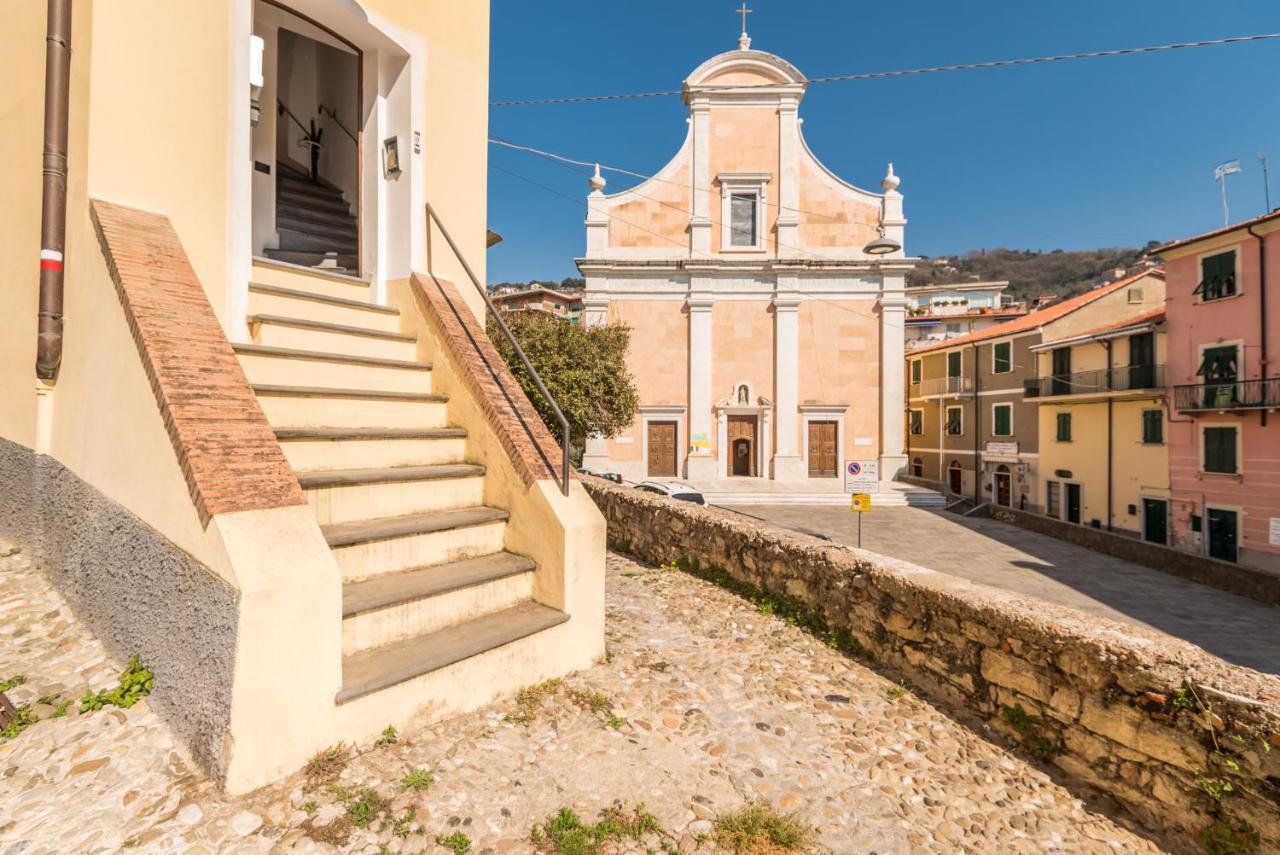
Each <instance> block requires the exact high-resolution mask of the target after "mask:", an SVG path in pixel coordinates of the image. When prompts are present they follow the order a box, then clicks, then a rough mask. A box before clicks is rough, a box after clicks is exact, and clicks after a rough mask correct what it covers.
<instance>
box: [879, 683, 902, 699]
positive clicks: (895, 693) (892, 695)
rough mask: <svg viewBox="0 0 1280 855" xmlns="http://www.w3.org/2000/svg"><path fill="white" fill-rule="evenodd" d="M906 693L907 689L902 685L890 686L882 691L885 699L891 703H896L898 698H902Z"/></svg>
mask: <svg viewBox="0 0 1280 855" xmlns="http://www.w3.org/2000/svg"><path fill="white" fill-rule="evenodd" d="M906 693H907V687H906V686H902V685H898V686H890V687H889V688H887V689H885V690H884V694H885V697H887V698H888V699H889V700H891V701H896V700H897V699H898V698H900V697H902V696H903V695H905V694H906Z"/></svg>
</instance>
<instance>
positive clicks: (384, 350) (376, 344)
mask: <svg viewBox="0 0 1280 855" xmlns="http://www.w3.org/2000/svg"><path fill="white" fill-rule="evenodd" d="M249 330H250V332H251V333H252V335H253V340H254V341H255V342H256V343H257V344H261V345H266V346H268V347H282V348H292V349H294V350H312V351H323V352H328V353H342V354H347V355H349V356H372V357H376V358H381V359H396V360H401V361H412V360H413V359H415V358H416V357H417V355H418V345H417V342H418V337H417V336H416V335H414V334H412V333H402V332H391V331H389V330H382V329H377V328H374V327H365V326H352V325H351V324H337V323H332V322H329V321H316V320H311V319H309V318H294V317H287V316H284V315H272V314H265V313H258V314H253V315H250V316H249Z"/></svg>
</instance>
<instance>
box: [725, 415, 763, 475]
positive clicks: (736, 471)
mask: <svg viewBox="0 0 1280 855" xmlns="http://www.w3.org/2000/svg"><path fill="white" fill-rule="evenodd" d="M759 425H760V419H759V417H758V416H729V425H728V434H729V436H728V441H729V474H730V475H733V476H736V477H742V478H754V477H756V457H757V453H756V452H757V447H758V442H759V440H758V439H757V438H756V432H757V429H758V427H759Z"/></svg>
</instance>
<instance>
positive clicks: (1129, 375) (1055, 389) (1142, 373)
mask: <svg viewBox="0 0 1280 855" xmlns="http://www.w3.org/2000/svg"><path fill="white" fill-rule="evenodd" d="M1163 388H1164V366H1163V365H1120V366H1117V367H1115V368H1111V369H1107V368H1099V369H1097V370H1095V371H1077V372H1075V373H1074V374H1056V375H1054V376H1052V377H1037V378H1035V379H1034V380H1027V381H1025V384H1024V391H1023V397H1025V398H1048V397H1051V396H1054V395H1101V394H1106V393H1108V392H1138V391H1143V390H1146V389H1163Z"/></svg>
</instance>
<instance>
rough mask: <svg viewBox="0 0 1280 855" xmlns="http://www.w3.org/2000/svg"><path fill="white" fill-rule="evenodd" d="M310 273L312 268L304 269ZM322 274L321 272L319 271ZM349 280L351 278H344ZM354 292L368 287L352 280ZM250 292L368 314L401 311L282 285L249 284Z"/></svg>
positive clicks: (394, 313)
mask: <svg viewBox="0 0 1280 855" xmlns="http://www.w3.org/2000/svg"><path fill="white" fill-rule="evenodd" d="M290 266H293V265H290ZM303 270H306V271H308V272H309V271H310V268H303ZM317 272H320V271H317ZM343 278H344V279H347V278H349V277H343ZM351 285H352V286H353V290H354V288H355V287H368V286H367V285H366V284H365V283H362V282H361V281H360V280H358V279H354V280H351ZM249 290H250V291H252V292H254V293H256V294H273V295H275V296H277V297H290V298H292V299H295V300H311V301H312V302H316V303H329V304H331V305H334V306H343V307H344V308H348V309H360V310H362V311H366V312H378V313H379V314H383V315H398V314H400V310H399V309H395V308H392V307H391V306H379V305H378V304H377V303H370V302H368V301H366V300H355V299H352V298H349V297H330V296H328V295H326V294H317V293H315V292H313V291H299V290H298V289H296V288H285V287H284V286H282V285H262V284H260V283H257V282H251V283H249Z"/></svg>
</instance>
